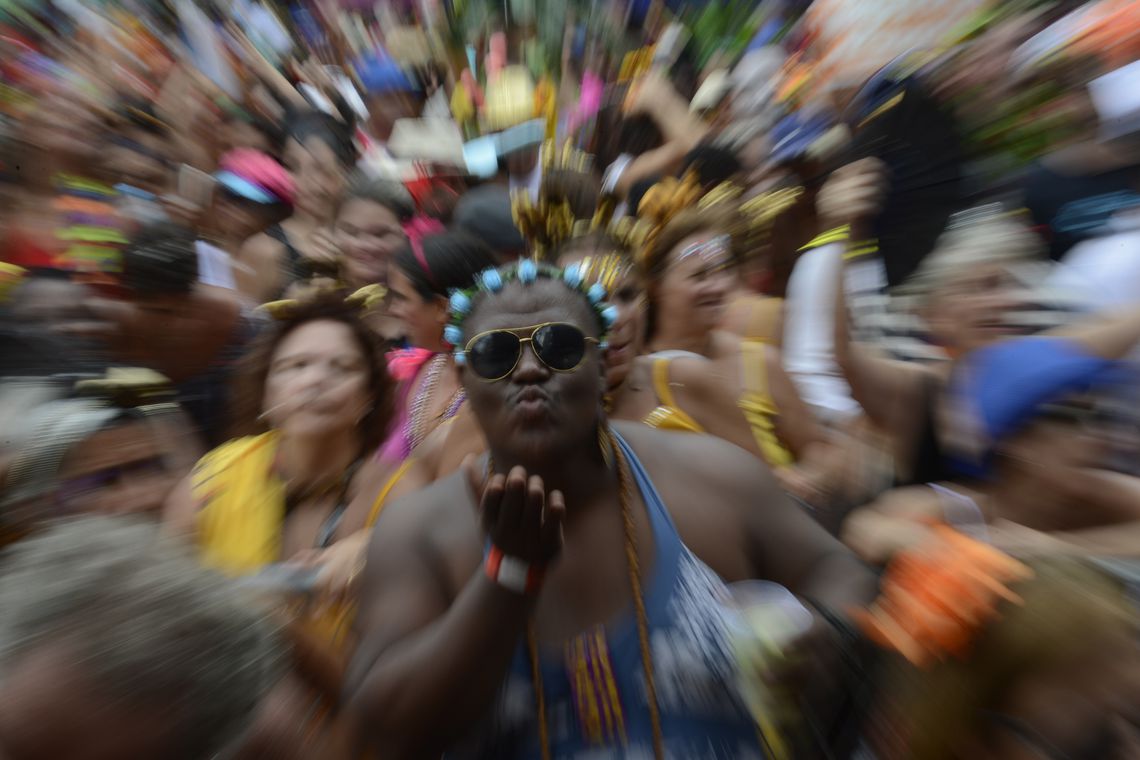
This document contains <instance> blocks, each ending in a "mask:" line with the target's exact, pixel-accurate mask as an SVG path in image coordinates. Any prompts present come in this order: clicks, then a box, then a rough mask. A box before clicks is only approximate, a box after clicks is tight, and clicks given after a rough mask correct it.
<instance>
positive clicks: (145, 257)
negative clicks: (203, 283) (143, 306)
mask: <svg viewBox="0 0 1140 760" xmlns="http://www.w3.org/2000/svg"><path fill="white" fill-rule="evenodd" d="M121 280H122V283H123V285H124V286H126V287H127V288H128V289H129V290H131V291H133V292H134V293H135V294H136V295H184V294H186V293H189V292H190V290H191V289H192V288H193V287H194V283H195V282H197V281H198V252H197V250H196V249H195V247H194V233H193V232H192V231H191V230H188V229H186V228H185V227H181V226H179V225H176V224H170V223H168V222H163V223H160V224H154V225H151V226H149V227H145V228H143V230H142V231H141V232H139V233H138V234H137V235H135V237H134V239H133V240H131V242H130V244H129V245H128V246H127V247H126V248H125V249H124V250H123V272H122V275H121Z"/></svg>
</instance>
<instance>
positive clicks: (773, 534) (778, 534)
mask: <svg viewBox="0 0 1140 760" xmlns="http://www.w3.org/2000/svg"><path fill="white" fill-rule="evenodd" d="M719 449H723V450H718V451H717V452H715V453H714V454H713V456H711V457H710V461H709V464H710V471H716V472H718V473H720V475H719V480H720V483H721V484H722V488H723V489H724V496H725V498H726V499H729V500H730V501H731V503H734V504H737V505H739V508H740V510H741V512H742V517H743V521H744V526H745V530H746V531H747V542H748V554H749V558H750V560H751V564H752V572H753V577H756V578H763V579H767V580H773V581H776V582H777V583H780V584H781V585H783V586H786V587H787V588H788V589H789V590H791V591H792V592H793V593H795V594H797V595H799V596H802V597H805V598H809V599H812V600H813V601H816V602H819V603H820V604H823V605H825V606H827V607H829V608H831V609H834V610H836V611H837V612H838V613H843V612H844V611H845V610H847V609H849V608H851V607H853V606H862V605H863V604H865V603H867V602H869V601H870V600H871V599H872V598H874V595H875V591H876V583H875V577H874V575H873V574H872V573H871V572H870V570H869V569H868V568H867V567H866V566H865V565H864V564H863V563H862V562H861V561H859V559H858V558H857V557H856V556H855V555H854V554H853V553H852V552H851V551H850V550H849V549H848V548H847V547H845V546H844V545H843V544H841V543H840V542H839V541H838V540H836V539H835V538H833V537H832V536H831V535H829V534H828V533H827V531H826V530H824V529H823V527H821V526H820V525H819V523H817V522H816V521H815V520H814V519H812V517H811V516H810V515H808V514H807V513H806V512H805V511H804V510H802V509H800V508H799V507H797V506H796V505H795V504H794V503H793V502H792V501H791V499H789V498H788V497H787V496H786V495H785V494H784V492H783V491H782V490H781V489H780V486H779V484H778V483H777V482H776V479H775V478H774V477H773V476H772V474H771V472H770V471H769V470H768V468H766V467H757V466H756V464H755V462H753V461H751V460H750V459H749V458H748V457H746V456H745V455H744V454H743V453H742V452H739V451H734V450H730V449H728V447H726V446H723V445H719ZM714 462H715V466H713V465H714Z"/></svg>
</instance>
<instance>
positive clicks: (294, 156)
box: [284, 137, 346, 220]
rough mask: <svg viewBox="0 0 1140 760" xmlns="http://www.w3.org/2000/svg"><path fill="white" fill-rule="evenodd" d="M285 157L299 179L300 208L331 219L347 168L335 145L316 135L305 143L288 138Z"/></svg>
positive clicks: (297, 181) (297, 202)
mask: <svg viewBox="0 0 1140 760" xmlns="http://www.w3.org/2000/svg"><path fill="white" fill-rule="evenodd" d="M284 158H285V166H286V167H288V169H289V170H290V171H291V172H293V179H294V180H295V181H296V183H297V200H296V205H297V208H298V209H300V210H302V211H304V212H305V213H307V214H310V215H312V216H315V217H316V218H317V219H327V220H331V219H332V218H333V214H334V212H335V210H336V204H337V202H338V201H339V200H340V197H341V194H342V193H343V192H344V185H345V178H346V169H345V167H344V166H342V165H341V164H340V162H339V161H338V160H337V158H336V154H335V153H333V150H332V148H330V147H329V146H328V145H327V144H325V142H324V141H322V140H320V139H319V138H316V137H310V138H309V139H308V140H306V141H305V144H304V145H302V144H301V143H299V142H297V141H296V140H289V142H287V143H286V144H285V156H284Z"/></svg>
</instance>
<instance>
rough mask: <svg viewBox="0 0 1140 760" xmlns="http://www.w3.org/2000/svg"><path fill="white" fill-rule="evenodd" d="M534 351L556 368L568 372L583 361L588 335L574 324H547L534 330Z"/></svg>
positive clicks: (547, 364) (549, 365)
mask: <svg viewBox="0 0 1140 760" xmlns="http://www.w3.org/2000/svg"><path fill="white" fill-rule="evenodd" d="M533 342H534V351H535V353H536V354H538V358H539V359H542V362H543V363H544V364H545V365H546V366H548V367H550V368H551V369H554V370H559V371H561V372H566V371H567V370H572V369H574V368H575V367H577V366H578V365H579V364H581V363H582V357H583V356H585V355H586V336H585V335H583V334H582V331H581V330H579V329H578V328H577V327H574V326H573V325H545V326H543V327H540V328H538V329H537V330H535V331H534V338H533Z"/></svg>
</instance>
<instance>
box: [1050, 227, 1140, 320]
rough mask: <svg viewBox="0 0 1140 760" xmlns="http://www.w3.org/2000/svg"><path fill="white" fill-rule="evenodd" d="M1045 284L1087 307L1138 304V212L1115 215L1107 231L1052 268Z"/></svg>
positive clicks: (1113, 308) (1110, 308)
mask: <svg viewBox="0 0 1140 760" xmlns="http://www.w3.org/2000/svg"><path fill="white" fill-rule="evenodd" d="M1047 284H1048V286H1049V287H1050V288H1051V289H1054V290H1056V291H1057V292H1060V293H1064V294H1065V295H1066V296H1073V297H1076V298H1077V299H1078V300H1079V301H1081V302H1082V303H1083V304H1085V305H1086V306H1087V307H1088V308H1089V310H1090V311H1116V310H1120V309H1126V308H1128V307H1130V306H1136V305H1138V304H1140V214H1138V213H1136V212H1133V213H1131V214H1124V215H1119V216H1117V217H1115V218H1114V219H1113V220H1112V223H1111V228H1110V232H1109V234H1107V235H1105V236H1103V237H1099V238H1095V239H1093V240H1087V241H1085V242H1083V243H1080V244H1078V245H1077V246H1075V247H1074V248H1073V249H1072V250H1071V251H1069V253H1068V254H1066V256H1065V258H1064V259H1062V260H1061V262H1060V263H1059V264H1057V266H1056V267H1055V268H1054V270H1053V271H1052V273H1050V275H1049V279H1048V281H1047Z"/></svg>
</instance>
